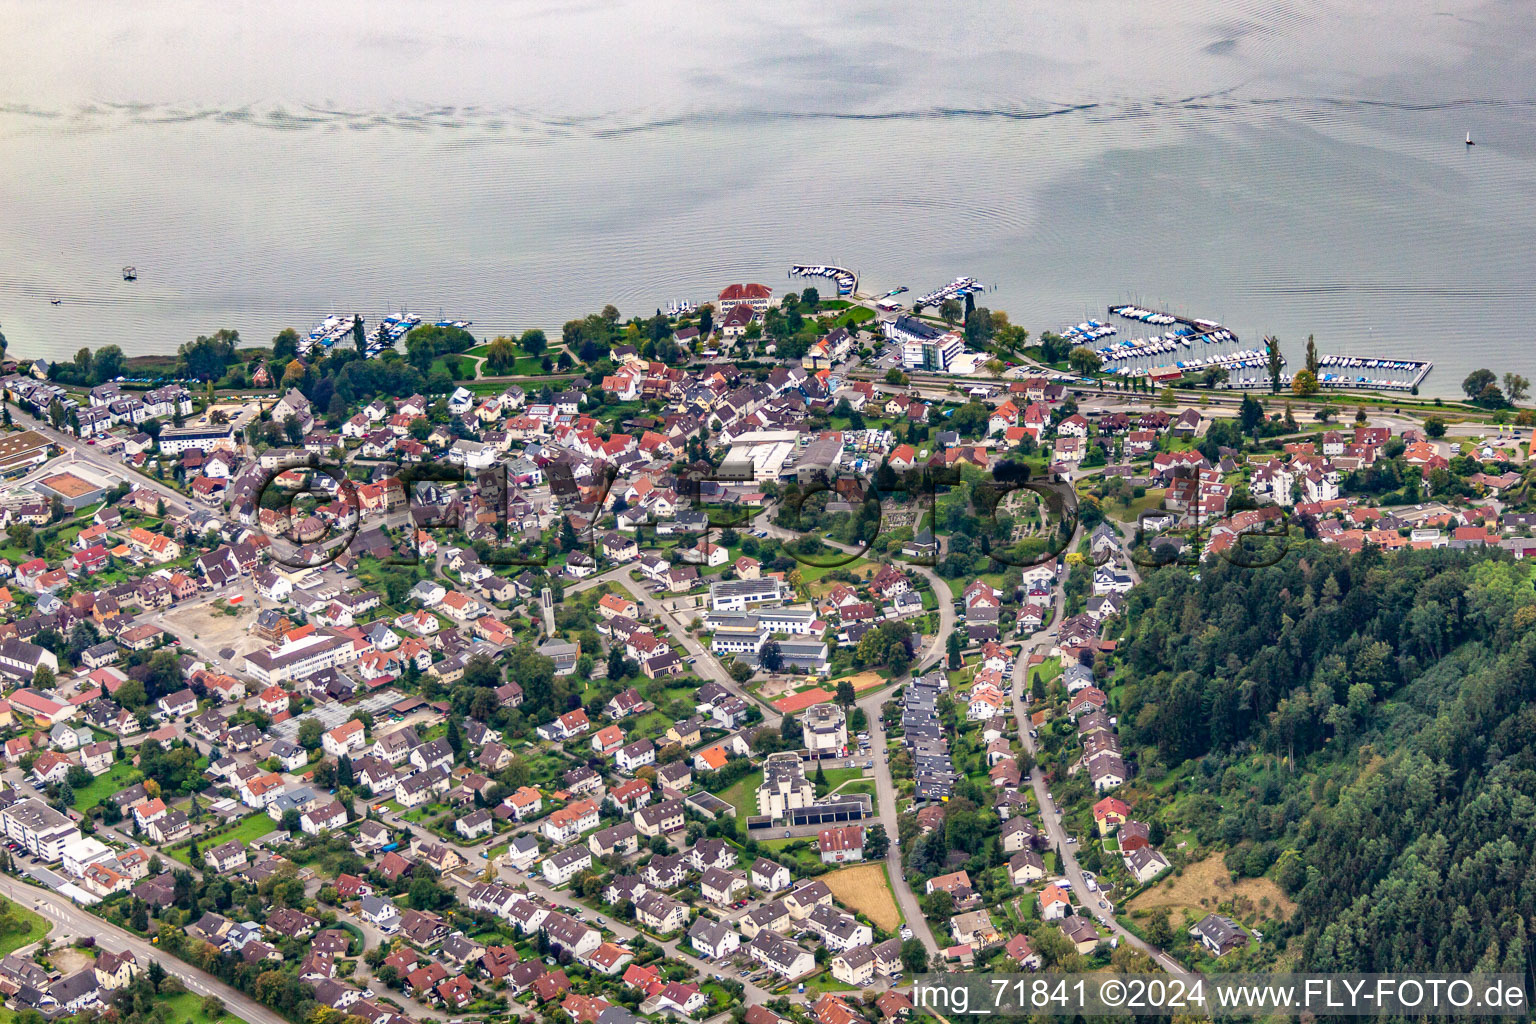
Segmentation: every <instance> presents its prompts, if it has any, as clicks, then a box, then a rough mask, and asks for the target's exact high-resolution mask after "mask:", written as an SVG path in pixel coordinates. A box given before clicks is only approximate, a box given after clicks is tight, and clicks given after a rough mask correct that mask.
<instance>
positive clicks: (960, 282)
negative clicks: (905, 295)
mask: <svg viewBox="0 0 1536 1024" xmlns="http://www.w3.org/2000/svg"><path fill="white" fill-rule="evenodd" d="M982 291H986V288H985V286H984V285H982V284H981V282H979V281H977V280H976V279H975V278H974V277H957V278H955V279H954V280H953V281H951V282H949V284H947V285H945V286H944V287H942V288H937V289H935V290H933V291H931V292H929V293H928V294H927V295H924V296H923V297H922V298H920V299H918V300H917V301H916V302H914V303H912V312H914V313H918V312H921V311H922V310H923V309H925V308H926V307H928V306H937V305H938V304H939V303H941V302H944V301H945V300H946V299H963V298H965V297H966V296H967V295H974V294H976V293H977V292H982Z"/></svg>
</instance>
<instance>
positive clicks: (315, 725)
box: [299, 718, 325, 750]
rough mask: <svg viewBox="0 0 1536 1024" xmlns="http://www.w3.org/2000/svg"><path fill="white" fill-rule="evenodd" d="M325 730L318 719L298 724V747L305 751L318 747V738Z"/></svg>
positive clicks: (307, 719)
mask: <svg viewBox="0 0 1536 1024" xmlns="http://www.w3.org/2000/svg"><path fill="white" fill-rule="evenodd" d="M324 732H325V729H324V727H323V726H321V724H320V719H318V718H306V719H304V721H302V722H300V723H299V746H301V747H303V748H304V749H305V750H314V749H315V748H317V747H318V746H320V736H321V734H322V733H324Z"/></svg>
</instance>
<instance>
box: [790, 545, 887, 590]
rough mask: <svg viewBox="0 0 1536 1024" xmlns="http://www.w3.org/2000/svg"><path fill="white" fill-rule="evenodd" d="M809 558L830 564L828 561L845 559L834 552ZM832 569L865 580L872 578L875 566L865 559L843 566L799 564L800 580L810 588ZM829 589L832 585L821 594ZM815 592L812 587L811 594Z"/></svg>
mask: <svg viewBox="0 0 1536 1024" xmlns="http://www.w3.org/2000/svg"><path fill="white" fill-rule="evenodd" d="M811 557H814V558H816V559H817V560H818V561H827V562H830V561H832V560H834V559H836V558H841V557H846V556H844V555H841V554H839V553H838V552H836V551H824V552H822V553H821V554H819V555H814V556H811ZM833 569H846V570H848V571H849V572H851V573H852V574H853V575H855V576H859V577H862V578H866V579H867V578H868V577H870V576H873V575H874V574H875V566H874V564H873V563H871V562H870V561H869V560H868V559H865V558H855V559H853V560H852V561H850V562H848V563H846V564H844V565H808V564H806V563H805V562H801V563H800V579H801V580H802V581H804V583H805V584H806V586H810V585H811V584H812V583H815V582H816V581H817V580H819V579H821V578H822V577H823V576H825V575H826V574H827V573H829V572H831V571H832V570H833ZM831 589H832V585H830V584H829V585H828V586H827V587H826V588H824V590H823V591H822V592H823V593H825V591H826V590H831ZM815 592H816V591H815V588H814V587H813V588H812V593H815Z"/></svg>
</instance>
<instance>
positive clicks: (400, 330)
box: [298, 310, 473, 358]
mask: <svg viewBox="0 0 1536 1024" xmlns="http://www.w3.org/2000/svg"><path fill="white" fill-rule="evenodd" d="M357 320H358V318H357V317H356V316H353V315H347V316H340V315H336V314H332V315H331V316H328V317H326V318H325V319H324V320H322V321H320V323H319V325H318V326H316V327H315V329H314V330H312V331H310V332H309V334H308V335H306V336H305V337H303V338H300V339H299V344H298V355H299V356H300V357H301V358H309V357H310V356H311V355H323V354H324V352H325V351H327V350H329V349H330V348H331V347H332V346H334V345H337V344H346V345H350V344H352V332H353V329H354V326H355V324H356V322H357ZM363 321H364V323H366V322H367V318H366V317H365V318H363ZM422 323H423V320H422V318H421V317H419V316H412V315H411V314H409V313H406V312H405V311H404V310H402V311H401V312H400V313H399V314H398V315H395V314H392V315H390V316H385V317H380V318H379V321H378V323H376V324H375V325H374V326H373V327H372V328H371V329H370V330H368V332H367V333H366V334H365V335H364V339H363V340H364V346H365V348H366V351H367V355H368V356H369V357H370V358H371V357H374V356H377V355H379V354H380V353H382V352H383V351H384V350H385V349H390V348H394V347H395V345H396V344H397V343H398V342H399V341H400V339H401V338H403V337H405V336H406V335H407V334H409V333H411V331H412V329H414V328H416V327H420V326H421V324H422ZM472 323H473V321H471V320H437V321H434V325H435V326H437V327H457V328H460V329H461V330H467V329H468V328H469V327H470V325H471V324H472Z"/></svg>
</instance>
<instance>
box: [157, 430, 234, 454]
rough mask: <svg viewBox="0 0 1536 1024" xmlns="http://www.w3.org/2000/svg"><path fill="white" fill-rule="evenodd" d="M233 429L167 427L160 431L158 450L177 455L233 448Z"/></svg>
mask: <svg viewBox="0 0 1536 1024" xmlns="http://www.w3.org/2000/svg"><path fill="white" fill-rule="evenodd" d="M234 443H235V431H234V428H233V427H231V426H229V425H228V424H224V425H222V426H206V427H167V428H166V429H164V430H162V431H160V450H161V451H162V452H165V453H167V454H169V455H179V454H181V453H182V452H185V451H191V450H192V449H194V448H196V449H197V450H198V451H203V452H211V451H213V450H214V449H215V448H220V447H224V448H233V447H234Z"/></svg>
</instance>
